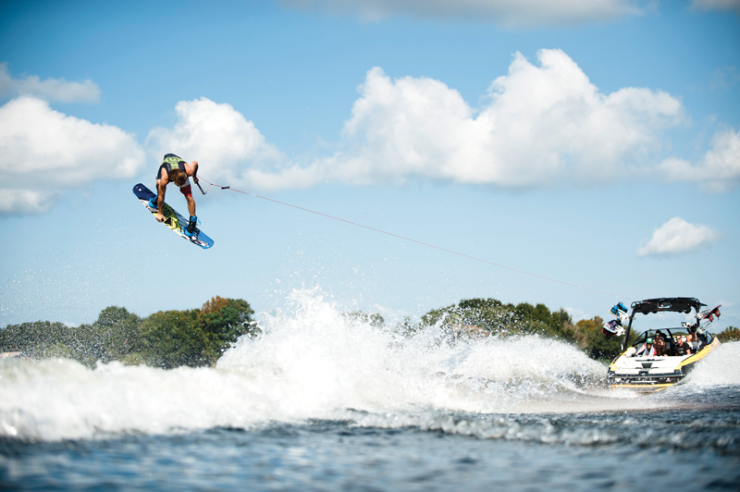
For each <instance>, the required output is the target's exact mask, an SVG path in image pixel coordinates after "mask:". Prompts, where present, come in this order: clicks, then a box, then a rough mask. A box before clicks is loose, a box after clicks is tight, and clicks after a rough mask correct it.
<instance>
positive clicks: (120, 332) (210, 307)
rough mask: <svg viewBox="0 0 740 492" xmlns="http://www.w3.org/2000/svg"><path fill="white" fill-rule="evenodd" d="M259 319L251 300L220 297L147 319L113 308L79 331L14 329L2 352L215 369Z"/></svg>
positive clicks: (3, 338) (4, 337)
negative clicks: (229, 348) (253, 317)
mask: <svg viewBox="0 0 740 492" xmlns="http://www.w3.org/2000/svg"><path fill="white" fill-rule="evenodd" d="M253 314H254V311H253V310H252V308H251V307H250V306H249V303H248V302H247V301H245V300H243V299H225V298H222V297H218V296H217V297H214V298H212V299H211V300H209V301H208V302H206V303H205V304H203V306H202V307H201V308H200V309H189V310H185V311H159V312H156V313H154V314H152V315H151V316H148V317H146V318H140V317H139V316H137V315H136V314H134V313H130V312H129V311H127V310H126V308H122V307H116V306H111V307H107V308H105V309H103V310H102V311H101V312H100V315H99V316H98V319H97V320H96V321H95V322H94V323H92V324H83V325H80V326H78V327H68V326H65V325H64V324H62V323H58V322H49V321H36V322H33V323H21V324H18V325H8V326H6V327H5V328H3V329H1V330H0V352H22V353H23V354H24V355H26V356H28V357H31V358H34V359H42V358H49V357H65V358H68V359H74V360H77V361H79V362H81V363H82V364H84V365H86V366H88V367H94V366H95V364H96V363H97V361H101V362H104V363H107V362H111V361H114V360H117V361H120V362H123V363H124V364H147V365H150V366H154V367H163V368H166V369H170V368H173V367H177V366H183V365H184V366H191V367H197V366H210V365H213V364H215V363H216V361H217V360H218V359H219V357H221V354H222V353H223V352H224V350H226V349H227V348H228V347H229V346H230V345H231V344H233V343H235V342H236V340H237V339H238V338H239V337H240V336H242V335H250V336H255V335H257V334H258V332H259V328H257V327H256V324H255V323H254V322H253V319H252V315H253Z"/></svg>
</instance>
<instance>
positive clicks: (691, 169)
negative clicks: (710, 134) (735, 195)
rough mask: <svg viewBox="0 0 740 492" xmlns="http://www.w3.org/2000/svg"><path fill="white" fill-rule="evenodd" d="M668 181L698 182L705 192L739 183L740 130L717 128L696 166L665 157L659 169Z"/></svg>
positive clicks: (718, 190)
mask: <svg viewBox="0 0 740 492" xmlns="http://www.w3.org/2000/svg"><path fill="white" fill-rule="evenodd" d="M658 170H659V172H660V173H662V177H663V178H664V179H666V180H668V181H690V182H694V183H698V184H699V186H701V188H702V189H703V190H704V191H707V192H717V193H720V192H724V191H727V190H729V189H731V188H735V187H737V186H740V131H737V132H735V131H733V130H730V129H726V130H722V131H719V132H718V133H717V134H715V135H714V138H713V139H712V148H711V149H710V150H709V151H707V153H706V154H704V156H703V157H702V158H701V159H700V160H699V162H698V163H697V164H696V165H692V164H691V163H690V162H688V161H685V160H681V159H667V160H665V161H663V162H662V163H661V164H660V166H659V168H658Z"/></svg>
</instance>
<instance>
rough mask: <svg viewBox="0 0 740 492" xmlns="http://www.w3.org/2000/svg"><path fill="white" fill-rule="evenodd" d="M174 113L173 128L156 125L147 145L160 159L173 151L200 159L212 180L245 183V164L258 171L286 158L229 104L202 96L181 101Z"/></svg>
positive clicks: (190, 157) (187, 157)
mask: <svg viewBox="0 0 740 492" xmlns="http://www.w3.org/2000/svg"><path fill="white" fill-rule="evenodd" d="M175 112H176V113H177V122H176V123H175V126H174V128H172V129H167V128H155V129H153V130H152V131H151V132H149V136H148V137H147V147H148V148H149V149H150V150H151V152H153V153H154V154H155V156H156V157H157V158H161V157H162V156H163V155H164V154H167V153H174V154H177V155H179V156H180V157H182V158H183V159H185V160H187V161H192V160H197V161H198V162H199V164H200V165H201V167H202V169H203V173H204V174H205V175H207V176H208V179H209V180H212V181H218V180H222V181H224V182H228V183H234V184H237V183H242V182H243V178H244V173H245V172H246V166H249V169H250V170H252V171H255V170H259V169H260V168H262V167H263V166H267V165H276V164H279V163H280V162H282V161H283V160H284V157H283V155H282V154H281V153H280V151H278V150H277V148H276V147H275V146H273V145H272V144H269V143H267V142H266V140H265V137H264V136H263V135H262V134H261V133H260V132H259V130H257V128H256V127H255V126H254V123H252V122H251V121H248V120H247V119H246V118H244V116H243V115H242V114H241V113H239V112H238V111H236V110H235V109H234V108H233V107H232V106H230V105H229V104H218V103H215V102H213V101H211V100H209V99H206V98H205V97H202V98H200V99H195V100H193V101H180V102H179V103H177V105H176V106H175ZM206 170H207V171H206Z"/></svg>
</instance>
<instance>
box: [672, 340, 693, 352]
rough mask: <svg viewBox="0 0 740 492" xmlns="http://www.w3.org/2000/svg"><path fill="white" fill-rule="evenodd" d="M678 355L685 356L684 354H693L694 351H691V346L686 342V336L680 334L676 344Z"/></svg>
mask: <svg viewBox="0 0 740 492" xmlns="http://www.w3.org/2000/svg"><path fill="white" fill-rule="evenodd" d="M675 350H676V355H677V356H679V357H683V356H684V355H691V354H692V353H693V352H691V347H690V346H689V344H688V343H686V337H684V336H678V337H676V345H675Z"/></svg>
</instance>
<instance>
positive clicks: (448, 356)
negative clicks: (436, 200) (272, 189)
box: [0, 290, 740, 490]
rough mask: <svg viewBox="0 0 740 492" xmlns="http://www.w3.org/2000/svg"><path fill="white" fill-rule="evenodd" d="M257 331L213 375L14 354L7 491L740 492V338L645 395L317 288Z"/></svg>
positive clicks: (565, 360) (600, 370)
mask: <svg viewBox="0 0 740 492" xmlns="http://www.w3.org/2000/svg"><path fill="white" fill-rule="evenodd" d="M261 325H262V327H263V329H264V330H265V333H264V334H263V336H261V337H259V338H257V339H255V340H249V339H242V340H240V342H239V343H238V344H237V346H236V347H234V348H232V349H230V350H229V351H228V352H227V353H225V354H224V356H223V357H222V358H221V360H220V361H219V363H218V365H217V367H216V368H201V369H190V368H179V369H176V370H171V371H164V370H160V369H154V368H149V367H127V366H122V365H120V364H117V363H113V364H108V365H101V366H99V367H97V368H96V369H95V370H89V369H86V368H85V367H83V366H81V365H79V364H77V363H75V362H72V361H68V360H47V361H42V362H28V361H21V360H10V361H8V360H6V361H2V362H0V488H4V487H7V488H18V489H63V490H71V489H74V490H78V489H91V490H97V489H117V488H120V489H142V490H144V489H146V490H172V489H182V490H219V489H231V488H236V487H242V488H244V487H249V488H250V489H254V490H460V489H462V488H466V489H471V490H490V489H491V488H498V489H507V490H522V489H524V490H526V489H528V488H529V489H531V490H539V489H544V488H547V489H555V490H587V489H594V488H597V489H598V488H601V489H607V490H611V489H615V490H619V489H634V488H636V487H637V486H638V485H640V484H643V485H644V484H649V487H650V488H651V489H654V490H668V489H670V490H698V489H726V490H738V489H740V362H738V361H739V360H740V359H739V356H740V343H728V344H724V345H722V346H720V347H719V348H718V349H717V350H716V351H715V352H714V353H713V354H712V355H711V356H710V357H708V358H707V359H706V360H704V361H703V362H701V364H700V365H699V366H698V367H697V368H696V370H695V371H693V372H692V374H691V375H690V376H689V377H688V378H687V379H686V380H684V381H683V382H682V383H681V384H679V385H677V386H675V387H673V388H670V389H669V390H667V391H665V392H663V393H659V394H654V395H650V396H637V395H636V394H634V393H631V392H628V391H624V392H614V391H611V390H608V389H607V388H606V386H605V382H604V377H605V372H606V370H605V367H604V366H603V365H601V364H599V363H597V362H595V361H592V360H590V359H588V358H587V357H586V356H585V355H583V354H582V353H581V352H579V351H578V350H576V349H574V348H573V347H571V346H569V345H566V344H562V343H559V342H555V341H552V340H546V339H541V338H537V337H524V338H520V339H516V340H512V339H509V340H500V339H499V340H496V339H487V340H482V341H477V342H474V343H458V344H454V345H449V344H447V343H444V342H443V341H442V340H440V337H439V332H438V331H436V330H430V331H429V332H427V333H423V334H421V335H419V336H416V337H413V338H411V339H405V338H403V337H399V336H397V335H394V334H393V333H390V332H387V331H381V330H378V329H375V328H373V327H371V326H369V325H367V324H363V323H360V322H357V321H351V320H348V319H346V318H345V317H343V316H342V315H341V313H340V311H339V310H338V309H336V308H335V307H334V306H332V305H331V304H330V303H327V302H325V301H324V300H323V299H322V297H321V294H320V292H318V291H316V290H309V291H303V292H297V293H295V295H294V296H293V298H292V299H291V300H290V303H289V306H288V307H287V308H286V312H285V313H284V314H280V313H278V314H277V315H273V316H263V319H262V320H261Z"/></svg>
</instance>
